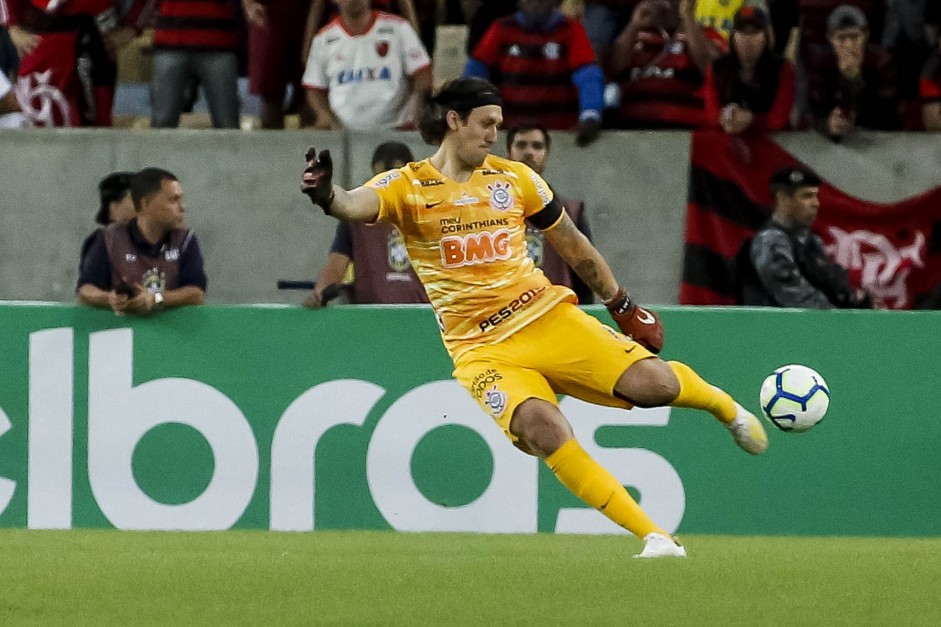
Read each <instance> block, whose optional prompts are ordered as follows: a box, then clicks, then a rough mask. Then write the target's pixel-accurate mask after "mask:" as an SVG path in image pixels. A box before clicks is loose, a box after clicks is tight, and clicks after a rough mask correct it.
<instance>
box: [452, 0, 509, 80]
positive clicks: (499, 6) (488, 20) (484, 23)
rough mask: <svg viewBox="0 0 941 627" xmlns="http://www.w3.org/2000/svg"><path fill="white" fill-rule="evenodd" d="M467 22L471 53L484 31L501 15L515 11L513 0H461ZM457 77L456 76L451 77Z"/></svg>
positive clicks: (482, 36) (468, 46)
mask: <svg viewBox="0 0 941 627" xmlns="http://www.w3.org/2000/svg"><path fill="white" fill-rule="evenodd" d="M461 10H462V11H463V14H464V21H465V22H466V23H467V55H468V56H470V55H471V54H473V52H474V50H475V49H476V48H477V44H479V43H480V40H481V39H483V38H484V33H486V32H487V30H489V29H490V26H491V25H492V24H493V23H494V22H496V21H497V20H499V19H500V18H501V17H506V16H508V15H513V14H514V13H516V2H514V0H461ZM453 78H457V77H453Z"/></svg>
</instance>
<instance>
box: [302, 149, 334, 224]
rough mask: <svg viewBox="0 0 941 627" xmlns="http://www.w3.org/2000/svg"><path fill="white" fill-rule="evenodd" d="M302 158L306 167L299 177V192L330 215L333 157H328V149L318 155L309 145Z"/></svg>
mask: <svg viewBox="0 0 941 627" xmlns="http://www.w3.org/2000/svg"><path fill="white" fill-rule="evenodd" d="M304 159H305V160H306V161H307V167H305V168H304V176H303V177H302V178H301V192H302V193H304V194H306V195H307V197H308V198H310V201H311V202H312V203H314V204H315V205H318V206H319V207H320V208H321V209H323V212H324V213H325V214H327V215H330V205H331V204H333V159H331V158H330V151H329V150H321V151H320V154H319V155H318V154H317V151H316V150H315V149H314V147H313V146H311V147H310V148H308V149H307V154H306V155H304Z"/></svg>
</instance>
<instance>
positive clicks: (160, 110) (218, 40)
mask: <svg viewBox="0 0 941 627" xmlns="http://www.w3.org/2000/svg"><path fill="white" fill-rule="evenodd" d="M154 15H156V22H155V24H156V27H155V29H154V44H153V49H154V51H153V78H152V80H151V91H150V98H151V122H150V124H151V126H152V127H154V128H176V127H177V126H179V125H180V115H181V114H182V113H183V112H184V110H185V108H186V105H187V96H188V89H189V88H190V86H191V85H192V84H193V82H194V81H197V80H198V82H199V85H200V86H201V87H202V91H203V94H204V95H205V96H206V101H207V103H208V104H209V116H210V119H211V120H212V126H213V127H214V128H239V107H240V103H239V97H238V56H237V54H236V52H237V50H238V49H239V45H240V44H239V37H238V27H237V19H236V16H237V9H236V5H235V0H136V1H135V3H134V5H133V8H132V9H131V16H132V17H133V19H134V20H135V23H136V24H138V25H140V26H145V25H147V24H149V22H150V20H151V19H153V17H154Z"/></svg>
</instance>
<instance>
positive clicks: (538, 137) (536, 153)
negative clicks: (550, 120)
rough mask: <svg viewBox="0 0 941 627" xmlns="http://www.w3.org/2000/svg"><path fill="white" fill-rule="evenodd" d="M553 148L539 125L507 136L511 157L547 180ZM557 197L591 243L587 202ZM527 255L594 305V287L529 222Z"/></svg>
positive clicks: (585, 302) (581, 300)
mask: <svg viewBox="0 0 941 627" xmlns="http://www.w3.org/2000/svg"><path fill="white" fill-rule="evenodd" d="M551 145H552V137H551V136H550V135H549V131H547V130H546V129H544V128H542V127H541V126H538V125H532V124H529V125H523V126H519V127H515V128H511V129H510V130H509V131H507V134H506V154H507V157H509V158H510V159H513V160H515V161H521V162H523V163H525V164H526V165H528V166H529V167H531V168H532V169H533V170H534V171H535V172H536V174H538V175H539V176H542V177H543V178H545V176H544V174H543V173H544V171H545V169H546V165H547V164H548V161H549V148H550V147H551ZM552 191H553V194H555V193H556V191H555V189H553V190H552ZM557 197H558V198H559V200H560V201H561V202H562V206H563V207H565V211H566V213H568V215H569V217H570V218H571V219H572V222H574V223H575V226H576V227H578V230H579V231H581V232H582V233H583V234H584V235H585V237H587V238H588V240H589V241H591V227H590V226H589V225H588V214H587V212H586V211H585V203H584V202H583V201H581V200H573V199H571V198H562V197H561V196H557ZM526 252H527V253H528V254H529V257H530V259H532V260H533V263H535V264H536V267H537V268H539V269H540V270H542V271H543V273H544V274H545V275H546V278H547V279H549V281H551V282H552V283H555V284H556V285H565V286H566V287H570V288H572V291H573V292H575V296H577V297H578V302H579V303H580V304H582V305H590V304H591V303H592V302H594V298H595V295H594V293H593V292H592V291H591V288H590V287H588V286H587V285H586V284H585V282H584V281H582V280H581V278H580V277H579V276H578V275H577V274H576V273H575V271H574V270H573V269H572V268H571V267H569V265H568V264H567V263H565V261H564V260H563V259H562V257H561V256H559V253H557V252H556V251H555V249H554V248H553V247H552V245H551V244H549V243H548V242H546V235H545V233H543V232H542V230H541V229H537V228H535V227H534V226H532V225H531V224H530V223H529V222H528V221H527V222H526Z"/></svg>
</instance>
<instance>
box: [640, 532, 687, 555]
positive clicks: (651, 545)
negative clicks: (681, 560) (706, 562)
mask: <svg viewBox="0 0 941 627" xmlns="http://www.w3.org/2000/svg"><path fill="white" fill-rule="evenodd" d="M634 557H635V558H640V559H648V558H654V557H686V547H684V546H683V545H682V544H680V543H679V542H677V541H676V539H675V538H672V537H670V536H668V535H664V534H662V533H657V532H656V531H654V532H651V533H648V534H647V535H646V536H644V550H643V551H641V552H640V553H638V554H637V555H635V556H634Z"/></svg>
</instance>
